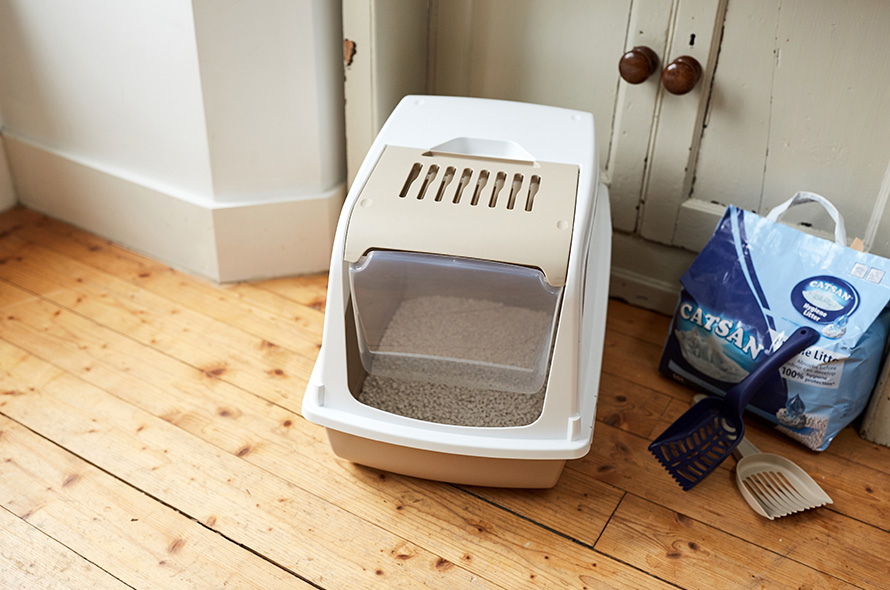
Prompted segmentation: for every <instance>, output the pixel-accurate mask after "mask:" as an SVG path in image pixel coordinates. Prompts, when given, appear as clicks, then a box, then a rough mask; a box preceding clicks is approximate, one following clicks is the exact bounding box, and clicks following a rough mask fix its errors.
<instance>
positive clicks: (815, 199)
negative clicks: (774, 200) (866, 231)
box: [766, 191, 847, 246]
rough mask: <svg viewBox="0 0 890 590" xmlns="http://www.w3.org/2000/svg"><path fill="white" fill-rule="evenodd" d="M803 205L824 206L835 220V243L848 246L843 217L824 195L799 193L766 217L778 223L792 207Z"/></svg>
mask: <svg viewBox="0 0 890 590" xmlns="http://www.w3.org/2000/svg"><path fill="white" fill-rule="evenodd" d="M803 203H819V204H820V205H822V207H824V208H825V211H827V212H828V214H829V215H831V218H832V219H833V220H834V241H835V242H836V243H838V244H840V245H841V246H846V245H847V230H846V228H845V227H844V218H843V217H841V214H840V212H839V211H838V210H837V208H836V207H835V206H834V205H832V204H831V201H829V200H828V199H826V198H825V197H823V196H822V195H817V194H816V193H811V192H807V191H799V192H797V193H795V195H794V196H793V197H791V198H790V199H788V200H787V201H785V202H784V203H782V204H781V205H777V206H776V207H774V208H773V210H772V211H770V212H769V215H767V216H766V218H767V219H769V220H770V221H775V222H778V221H779V220H780V219H781V218H782V216H783V215H784V214H785V212H786V211H787V210H788V208H789V207H792V206H793V205H800V204H803Z"/></svg>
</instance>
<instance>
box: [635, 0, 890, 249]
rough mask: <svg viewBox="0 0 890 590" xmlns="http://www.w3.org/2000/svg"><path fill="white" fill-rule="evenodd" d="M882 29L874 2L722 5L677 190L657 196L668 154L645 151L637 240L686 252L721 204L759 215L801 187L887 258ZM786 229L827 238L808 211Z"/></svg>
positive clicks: (886, 13) (888, 16) (888, 74)
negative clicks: (807, 228)
mask: <svg viewBox="0 0 890 590" xmlns="http://www.w3.org/2000/svg"><path fill="white" fill-rule="evenodd" d="M888 32H890V4H888V3H887V2H885V1H883V0H855V1H853V2H835V1H832V0H744V1H741V0H731V1H730V2H729V3H728V7H727V10H726V16H725V27H724V30H723V38H722V42H721V44H720V52H719V59H718V61H717V64H716V68H715V71H714V76H713V84H712V85H711V88H710V95H709V105H708V109H707V114H706V118H705V119H704V120H703V121H702V125H701V128H702V131H701V133H702V134H701V138H700V142H699V143H698V146H697V149H696V152H695V154H693V155H692V156H690V164H691V165H690V166H689V168H688V170H687V171H686V173H685V175H684V185H683V187H682V190H676V188H675V187H670V189H669V190H666V191H665V190H661V189H660V187H661V186H662V184H661V183H660V182H659V180H658V171H657V169H658V167H659V166H660V162H663V161H665V160H671V154H670V153H663V152H661V151H658V149H657V148H656V149H655V150H654V151H653V154H652V158H653V166H654V167H655V169H653V170H652V171H651V172H650V175H649V179H648V185H649V190H648V192H646V193H645V194H644V195H643V203H644V204H643V211H642V219H641V226H640V234H641V235H642V236H643V237H644V238H647V239H650V240H654V241H658V242H661V243H666V244H673V245H679V246H683V247H685V248H688V249H691V250H695V251H697V250H699V249H700V248H701V247H702V246H703V245H704V244H705V243H706V242H707V239H708V237H709V236H710V234H711V232H712V231H713V228H714V226H715V224H716V222H717V220H718V219H719V216H720V215H722V213H723V210H724V208H725V206H726V205H728V204H730V203H731V204H735V205H738V206H740V207H743V208H745V209H749V210H754V211H758V212H761V213H766V212H767V211H768V210H769V209H771V208H772V207H774V206H775V205H777V204H778V203H780V202H782V201H784V200H786V199H787V198H789V197H790V196H791V195H792V194H793V193H794V192H795V191H798V190H809V191H812V192H816V193H819V194H822V195H823V196H825V197H827V198H828V199H829V200H831V201H832V202H834V203H835V204H836V205H837V206H838V208H839V209H840V211H841V213H842V215H843V216H844V218H845V220H846V222H847V230H848V235H849V236H850V237H851V238H852V237H854V236H858V237H862V238H864V239H865V241H866V244H867V245H868V246H872V247H873V248H872V250H873V251H874V252H875V253H878V254H882V255H888V254H890V240H888V239H887V238H885V237H884V236H885V235H886V232H883V231H880V230H882V229H883V228H885V227H886V228H890V219H885V217H887V216H885V215H884V204H885V203H886V200H887V197H888V192H890V182H888V178H887V177H888V173H887V170H888V162H890V141H888V140H887V137H888V133H890V68H888V67H887V65H886V59H887V57H886V56H888V55H890V34H888ZM663 112H664V109H662V113H663ZM665 123H666V122H665V121H664V120H662V121H660V122H659V125H658V127H657V128H656V132H655V133H656V135H658V134H661V133H662V129H661V127H662V126H663V125H664V124H665ZM794 221H797V222H802V223H803V224H805V225H814V226H815V227H817V228H820V229H822V230H824V231H826V232H828V231H830V229H831V225H830V220H828V218H827V216H825V215H824V214H822V213H821V211H820V210H819V209H818V207H813V208H812V209H810V210H804V211H801V212H800V213H799V215H798V217H797V218H796V219H795V220H794Z"/></svg>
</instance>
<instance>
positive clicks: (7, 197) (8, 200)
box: [0, 122, 18, 212]
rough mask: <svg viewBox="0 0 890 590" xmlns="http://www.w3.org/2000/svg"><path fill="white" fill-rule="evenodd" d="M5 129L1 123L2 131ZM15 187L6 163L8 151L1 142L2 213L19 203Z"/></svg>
mask: <svg viewBox="0 0 890 590" xmlns="http://www.w3.org/2000/svg"><path fill="white" fill-rule="evenodd" d="M2 128H3V124H2V122H0V129H2ZM17 200H18V199H17V198H16V195H15V187H13V185H12V177H11V176H10V175H9V165H7V163H6V150H4V149H3V142H2V141H0V212H3V211H6V210H7V209H11V208H12V207H14V206H15V204H16V202H17Z"/></svg>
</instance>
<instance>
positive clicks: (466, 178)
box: [454, 168, 473, 203]
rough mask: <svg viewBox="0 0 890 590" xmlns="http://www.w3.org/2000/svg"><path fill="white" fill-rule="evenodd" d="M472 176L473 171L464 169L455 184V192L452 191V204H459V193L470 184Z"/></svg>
mask: <svg viewBox="0 0 890 590" xmlns="http://www.w3.org/2000/svg"><path fill="white" fill-rule="evenodd" d="M472 175H473V171H472V170H470V169H469V168H464V171H463V172H462V173H461V175H460V181H458V183H457V190H456V191H454V202H455V203H460V196H461V193H463V192H464V189H465V188H466V187H467V185H468V184H470V176H472Z"/></svg>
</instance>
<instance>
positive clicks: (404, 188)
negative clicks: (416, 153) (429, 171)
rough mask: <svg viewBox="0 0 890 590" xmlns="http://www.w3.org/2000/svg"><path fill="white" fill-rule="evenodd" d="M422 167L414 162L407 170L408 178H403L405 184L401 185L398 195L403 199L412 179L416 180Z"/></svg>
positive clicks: (406, 194) (412, 182) (412, 181)
mask: <svg viewBox="0 0 890 590" xmlns="http://www.w3.org/2000/svg"><path fill="white" fill-rule="evenodd" d="M421 168H423V166H421V165H420V164H418V163H415V164H414V165H413V166H411V171H410V172H408V178H406V179H405V184H404V185H403V186H402V190H401V191H400V192H399V196H400V197H402V198H403V199H404V198H405V197H406V196H408V190H410V188H411V185H412V184H414V181H415V180H417V177H418V176H419V175H420V169H421Z"/></svg>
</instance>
